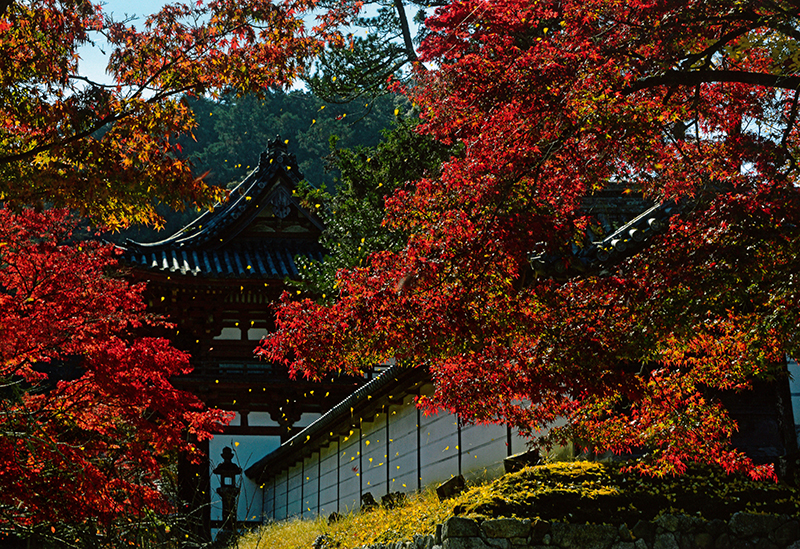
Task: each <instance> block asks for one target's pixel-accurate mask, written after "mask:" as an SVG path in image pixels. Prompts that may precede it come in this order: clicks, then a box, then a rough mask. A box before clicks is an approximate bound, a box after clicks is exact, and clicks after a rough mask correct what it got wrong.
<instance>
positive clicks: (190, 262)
mask: <svg viewBox="0 0 800 549" xmlns="http://www.w3.org/2000/svg"><path fill="white" fill-rule="evenodd" d="M298 255H301V256H305V257H310V258H312V259H316V260H321V259H322V255H323V252H322V249H321V248H320V247H319V246H316V247H314V249H312V247H311V246H308V245H304V244H303V243H295V242H291V241H286V242H284V243H279V242H275V241H268V242H265V243H262V244H254V245H249V246H238V247H235V248H234V247H225V248H222V249H217V250H192V249H175V248H158V249H129V250H126V251H125V252H124V253H123V258H124V260H125V262H126V263H127V264H128V265H130V266H133V267H140V268H143V269H147V270H151V271H162V272H170V273H180V274H184V275H194V276H201V277H210V278H255V279H261V278H265V279H283V278H287V277H288V278H296V277H297V276H298V272H297V265H296V264H295V261H294V258H295V256H298Z"/></svg>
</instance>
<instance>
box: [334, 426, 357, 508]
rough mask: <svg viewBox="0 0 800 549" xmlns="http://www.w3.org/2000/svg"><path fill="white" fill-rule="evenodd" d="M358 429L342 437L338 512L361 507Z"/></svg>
mask: <svg viewBox="0 0 800 549" xmlns="http://www.w3.org/2000/svg"><path fill="white" fill-rule="evenodd" d="M358 437H359V430H358V428H357V427H356V428H353V429H351V430H350V434H349V435H347V436H345V437H342V438H341V441H340V445H341V451H340V453H339V479H340V480H339V509H340V512H343V511H345V512H346V511H348V510H351V509H356V508H358V507H359V506H360V505H361V494H360V493H359V487H360V476H361V472H360V465H361V464H360V460H359V456H360V453H359V449H358Z"/></svg>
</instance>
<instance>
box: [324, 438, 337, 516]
mask: <svg viewBox="0 0 800 549" xmlns="http://www.w3.org/2000/svg"><path fill="white" fill-rule="evenodd" d="M337 447H338V446H337V442H336V441H333V443H332V444H329V445H328V446H327V447H325V448H323V449H322V451H321V456H322V463H321V464H320V475H321V479H320V507H319V512H320V514H322V515H329V514H331V513H333V512H334V511H337V512H338V510H339V509H338V502H337V494H338V488H337V476H336V474H337V469H338V465H337V464H338V461H337V458H338V451H337Z"/></svg>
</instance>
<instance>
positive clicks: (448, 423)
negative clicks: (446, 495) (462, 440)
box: [420, 412, 458, 486]
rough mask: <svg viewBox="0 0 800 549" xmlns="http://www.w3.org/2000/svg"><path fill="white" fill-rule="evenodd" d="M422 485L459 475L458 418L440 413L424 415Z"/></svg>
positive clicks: (421, 424) (422, 428)
mask: <svg viewBox="0 0 800 549" xmlns="http://www.w3.org/2000/svg"><path fill="white" fill-rule="evenodd" d="M420 429H421V438H420V442H421V465H422V471H421V474H420V476H421V477H422V485H423V486H427V485H429V484H437V483H440V482H443V481H445V480H447V479H449V478H450V477H453V476H455V475H457V474H458V428H457V421H456V417H455V416H453V415H451V414H448V413H445V412H440V413H438V414H433V415H425V414H422V417H421V422H420Z"/></svg>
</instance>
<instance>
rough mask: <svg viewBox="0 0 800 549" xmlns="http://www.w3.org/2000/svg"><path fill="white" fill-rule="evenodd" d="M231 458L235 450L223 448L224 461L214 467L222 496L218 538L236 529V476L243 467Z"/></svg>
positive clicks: (237, 491) (226, 536)
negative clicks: (220, 524) (220, 525)
mask: <svg viewBox="0 0 800 549" xmlns="http://www.w3.org/2000/svg"><path fill="white" fill-rule="evenodd" d="M231 459H233V450H231V449H230V448H229V447H228V446H226V447H225V448H223V449H222V460H223V461H222V463H220V464H219V465H218V466H217V467H216V468H215V469H214V474H215V475H218V476H219V484H220V487H219V488H217V493H218V494H219V495H220V497H221V498H222V527H221V529H220V530H221V531H220V533H219V534H218V536H217V540H220V539H226V538H228V537H230V536H231V535H232V534H233V533H234V532H235V531H236V511H237V505H236V504H237V498H238V496H239V486H238V485H237V483H236V477H238V476H239V475H240V474H241V473H242V468H241V467H239V466H238V465H236V464H235V463H233V462H232V461H231Z"/></svg>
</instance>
